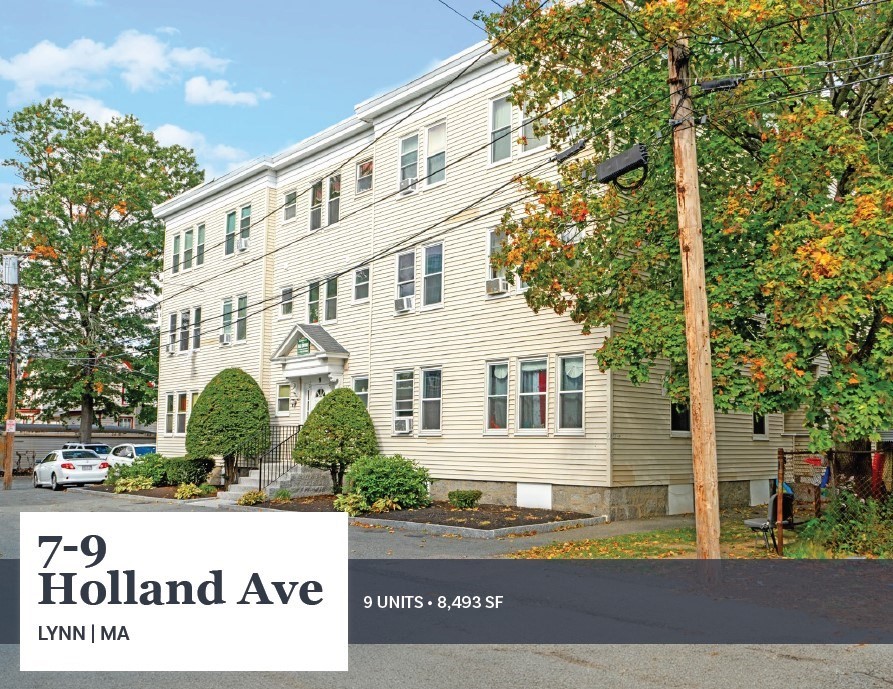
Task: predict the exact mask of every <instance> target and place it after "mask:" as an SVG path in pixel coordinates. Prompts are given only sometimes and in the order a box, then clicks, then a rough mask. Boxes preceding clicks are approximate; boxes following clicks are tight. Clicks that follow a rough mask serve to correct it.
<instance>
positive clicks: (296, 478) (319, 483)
mask: <svg viewBox="0 0 893 689" xmlns="http://www.w3.org/2000/svg"><path fill="white" fill-rule="evenodd" d="M259 480H260V471H259V470H258V469H252V470H251V471H249V472H248V476H243V477H241V478H239V481H238V483H233V484H230V486H229V488H227V490H225V491H222V492H220V493H217V499H218V500H220V501H221V502H236V501H237V500H238V499H239V498H240V497H242V495H244V494H245V493H247V492H248V491H251V490H258V483H259ZM283 488H284V489H286V490H288V491H289V493H291V495H292V497H297V496H301V495H318V494H320V493H328V492H329V491H331V489H332V481H331V478H330V477H329V472H327V471H322V470H320V469H311V468H309V467H305V466H302V465H300V464H296V465H295V466H294V467H292V468H291V469H289V470H288V471H287V472H286V473H285V474H283V475H282V476H280V477H279V478H278V479H276V480H275V481H273V482H272V483H271V484H270V485H268V486H267V487H266V488H265V489H264V492H265V493H266V494H267V495H274V494H275V493H276V491H278V490H281V489H283Z"/></svg>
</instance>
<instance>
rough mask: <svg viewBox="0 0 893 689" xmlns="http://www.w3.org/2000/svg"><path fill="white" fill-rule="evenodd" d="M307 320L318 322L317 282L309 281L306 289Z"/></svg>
mask: <svg viewBox="0 0 893 689" xmlns="http://www.w3.org/2000/svg"><path fill="white" fill-rule="evenodd" d="M307 322H308V323H319V283H318V282H311V283H310V286H309V287H308V289H307Z"/></svg>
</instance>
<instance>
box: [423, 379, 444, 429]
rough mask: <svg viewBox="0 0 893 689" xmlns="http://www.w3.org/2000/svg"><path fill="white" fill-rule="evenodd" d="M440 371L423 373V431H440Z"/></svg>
mask: <svg viewBox="0 0 893 689" xmlns="http://www.w3.org/2000/svg"><path fill="white" fill-rule="evenodd" d="M442 379H443V375H442V371H441V370H440V369H429V370H424V371H422V430H423V431H439V430H440V408H441V404H440V403H441V397H442V391H441V382H442Z"/></svg>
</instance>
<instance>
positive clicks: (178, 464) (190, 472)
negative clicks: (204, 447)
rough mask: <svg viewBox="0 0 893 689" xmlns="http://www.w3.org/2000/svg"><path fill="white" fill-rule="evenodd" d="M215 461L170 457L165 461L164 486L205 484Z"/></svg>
mask: <svg viewBox="0 0 893 689" xmlns="http://www.w3.org/2000/svg"><path fill="white" fill-rule="evenodd" d="M213 468H214V460H213V459H189V458H188V457H170V458H168V459H165V460H164V485H166V486H179V485H180V484H183V483H194V484H196V485H198V484H200V483H204V482H205V480H206V479H207V478H208V474H209V473H210V471H211V469H213Z"/></svg>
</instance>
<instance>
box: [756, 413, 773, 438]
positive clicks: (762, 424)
mask: <svg viewBox="0 0 893 689" xmlns="http://www.w3.org/2000/svg"><path fill="white" fill-rule="evenodd" d="M753 434H754V436H760V437H763V438H766V437H768V436H769V431H768V429H767V428H766V417H765V416H763V415H762V414H754V415H753Z"/></svg>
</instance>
